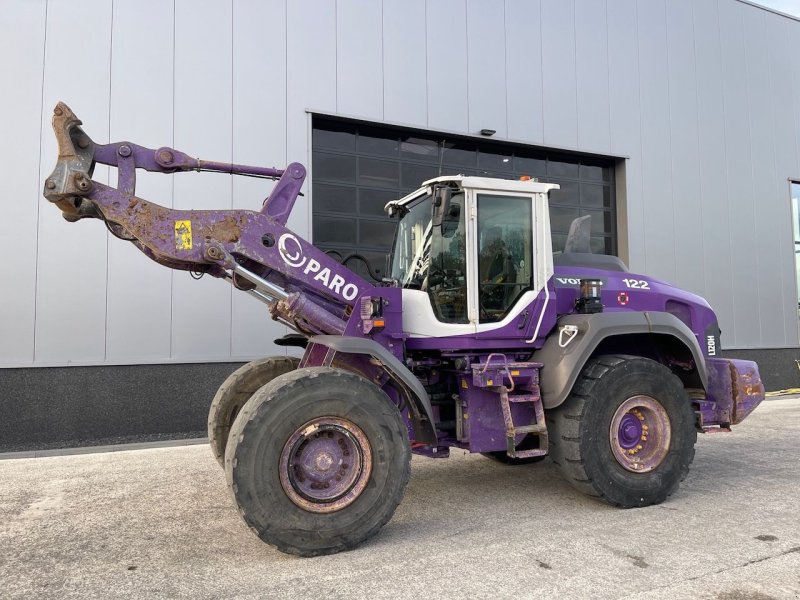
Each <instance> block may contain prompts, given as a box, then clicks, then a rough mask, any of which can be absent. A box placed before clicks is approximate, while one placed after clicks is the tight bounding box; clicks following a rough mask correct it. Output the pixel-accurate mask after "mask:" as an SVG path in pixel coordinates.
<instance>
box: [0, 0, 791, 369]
mask: <svg viewBox="0 0 800 600" xmlns="http://www.w3.org/2000/svg"><path fill="white" fill-rule="evenodd" d="M47 10H48V13H49V14H48V23H47V41H46V50H45V56H44V59H45V64H44V73H42V59H43V57H42V48H43V46H44V34H45V23H44V11H45V5H44V4H43V3H21V2H20V3H11V4H10V5H9V7H6V14H7V15H8V14H11V15H12V16H13V17H14V18H11V19H6V20H5V21H4V23H9V24H14V27H13V28H11V29H10V30H8V31H3V32H2V42H0V43H10V44H11V47H13V48H14V50H13V51H7V52H5V53H4V58H3V59H2V60H5V61H7V59H6V58H5V57H6V56H9V55H14V58H15V61H14V63H13V64H8V66H9V67H11V68H13V69H15V70H16V72H19V73H20V74H19V75H13V72H12V75H11V77H12V78H13V79H15V80H19V81H20V83H19V84H17V87H16V89H17V93H16V94H15V95H14V96H13V97H11V96H6V97H4V100H2V101H0V102H4V103H5V104H3V105H2V106H3V108H5V110H6V112H10V113H12V114H13V115H14V119H13V120H12V121H10V122H9V124H8V126H9V127H10V128H11V130H10V131H11V137H12V138H14V139H15V140H16V143H15V144H14V145H13V146H7V147H5V148H4V150H3V156H2V160H3V164H5V165H12V168H13V172H14V174H15V178H14V180H13V181H11V182H8V183H7V185H12V186H19V190H18V191H16V193H14V194H12V196H14V202H15V204H14V206H11V201H8V200H4V202H6V203H8V205H7V206H4V211H5V214H6V215H10V216H9V219H11V220H13V222H14V228H13V232H12V235H16V238H14V239H13V242H12V243H13V244H14V247H15V251H16V252H17V255H18V256H20V257H21V258H20V260H19V261H17V262H15V263H14V264H13V266H12V265H7V266H6V267H5V268H6V269H7V271H6V273H7V274H8V277H7V278H6V279H5V280H6V281H13V282H14V284H13V287H11V286H10V287H9V288H7V289H8V290H11V291H10V293H6V294H5V296H4V298H3V303H4V304H3V306H4V308H5V310H4V311H3V312H4V314H3V316H2V317H0V318H3V322H2V327H3V332H4V335H3V336H2V340H0V361H2V364H3V365H12V364H13V365H19V364H31V363H32V362H33V363H35V364H67V363H69V362H80V363H84V364H86V363H102V362H135V361H141V362H151V361H152V362H155V361H159V360H217V359H219V360H226V359H229V358H230V357H232V356H233V357H247V356H249V355H253V354H256V353H261V352H262V351H267V352H269V351H270V346H269V344H268V343H266V342H265V340H267V339H270V338H271V337H273V336H274V335H279V334H280V333H281V329H282V328H280V327H277V326H275V325H274V324H273V323H272V322H270V321H268V319H267V318H266V316H265V315H264V313H263V310H262V308H261V306H259V305H258V303H256V302H255V301H252V300H251V299H250V298H248V297H246V296H245V295H243V294H238V293H237V294H235V295H234V298H235V299H234V300H231V291H230V290H229V289H228V288H226V287H225V285H222V284H221V283H220V282H216V281H213V282H212V281H207V280H204V281H202V282H200V283H197V282H194V281H191V280H190V279H189V277H188V275H187V274H186V273H177V272H176V273H171V272H169V271H167V270H165V269H163V268H161V267H158V266H156V265H154V264H151V263H149V262H148V261H147V260H146V259H145V258H143V257H141V256H140V255H139V254H138V253H137V252H136V251H135V250H134V249H133V248H130V247H128V246H127V245H125V244H123V243H121V242H118V241H117V240H110V241H108V240H107V234H106V232H105V231H104V230H103V229H102V228H101V227H99V226H98V224H97V223H94V222H88V223H80V224H77V225H69V224H66V223H64V222H63V220H62V219H61V217H60V215H59V214H58V212H57V211H55V210H53V209H52V208H51V207H49V206H44V205H43V204H42V202H43V200H41V198H40V196H39V190H40V187H41V179H42V178H43V177H44V176H46V175H47V174H48V173H49V172H50V168H51V166H52V159H53V157H54V156H55V143H54V140H53V137H52V134H51V131H50V127H49V121H50V114H51V110H52V106H53V105H54V103H55V101H56V100H58V99H64V100H65V101H67V102H68V103H70V104H71V105H72V106H73V108H74V109H75V110H76V111H77V112H78V114H79V115H81V116H82V117H83V118H84V120H85V121H86V129H87V131H89V132H90V133H91V134H92V135H93V136H94V137H95V138H96V139H97V140H98V141H100V142H105V141H107V140H108V138H109V136H108V134H109V129H110V133H111V136H110V137H111V138H114V140H116V139H117V138H129V139H132V141H136V142H138V143H144V144H147V145H151V146H158V145H162V144H171V143H172V144H173V145H175V146H177V147H179V148H181V149H183V150H185V151H187V152H189V153H191V154H195V155H200V156H203V157H209V158H216V159H220V160H226V159H229V158H232V157H233V158H235V159H236V160H237V161H242V162H250V163H257V164H274V165H276V166H281V165H283V164H285V163H286V162H290V161H293V160H296V161H300V162H304V163H307V162H308V159H309V156H310V154H309V123H310V121H309V116H308V114H307V112H306V111H307V110H319V111H324V112H328V113H339V114H349V115H351V116H357V117H361V118H364V119H370V120H381V119H385V120H387V121H391V122H402V123H406V124H409V125H413V126H417V127H428V128H431V129H438V130H446V131H456V132H469V133H475V132H476V131H475V130H477V129H479V128H481V127H490V128H493V129H496V130H497V131H498V134H497V136H496V137H497V138H498V139H502V138H503V137H508V138H511V139H517V140H525V141H529V142H531V143H544V144H548V145H552V146H559V147H569V148H575V149H579V150H584V151H589V152H607V151H608V152H612V153H614V154H621V155H626V156H629V157H630V158H629V159H628V161H627V164H626V169H625V173H626V181H625V182H624V187H625V189H626V191H627V206H626V207H625V208H626V218H627V229H628V244H629V247H630V262H631V266H632V267H633V268H634V269H636V270H640V271H643V272H647V273H649V274H652V275H655V276H660V277H663V278H665V279H667V280H670V281H672V282H674V283H676V284H677V285H679V286H682V287H687V288H689V289H694V290H696V291H700V292H701V293H705V294H706V295H707V297H708V299H709V301H710V302H711V303H712V305H713V306H714V307H715V309H716V310H717V312H718V314H719V317H720V322H721V325H722V328H723V329H724V330H725V334H724V337H723V343H724V345H725V347H747V346H756V347H758V346H781V345H787V344H788V345H796V344H797V343H798V326H797V311H796V302H797V298H796V292H795V288H794V286H795V282H794V274H793V273H794V262H793V261H794V254H793V249H792V239H791V230H790V227H789V225H788V221H789V219H787V216H788V214H789V193H788V184H787V178H790V177H800V167H798V166H797V163H798V158H800V157H799V156H798V141H799V140H800V115H798V106H797V103H796V102H795V100H796V99H797V98H800V58H798V55H797V53H795V52H793V48H794V46H795V45H796V44H795V40H796V39H797V37H798V35H800V23H797V22H796V21H793V20H790V19H786V18H783V17H779V16H776V15H773V14H771V13H767V12H765V11H762V10H760V9H758V8H755V7H752V6H748V5H746V4H742V3H740V2H737V1H735V0H720V2H719V9H718V8H717V3H714V2H710V3H708V2H702V3H685V2H679V1H678V0H647V1H644V0H639V1H636V0H606V1H604V2H589V1H588V0H568V1H566V2H561V1H555V0H532V1H527V0H525V1H523V0H506V1H505V2H504V3H500V2H491V3H485V2H473V1H471V0H470V2H469V3H468V5H467V2H466V0H448V1H446V2H445V1H437V2H427V3H426V2H425V0H414V1H413V2H399V1H394V0H392V1H390V0H386V1H385V2H384V3H383V4H381V3H368V4H364V5H362V4H359V3H355V2H352V1H351V0H346V1H345V0H342V1H340V2H339V3H338V4H337V3H336V2H335V0H324V1H320V2H316V3H314V5H313V10H312V9H310V8H309V5H307V4H304V3H297V2H285V0H271V1H270V2H268V3H262V2H255V1H247V2H236V3H233V2H231V1H230V0H229V1H227V2H222V3H220V2H215V1H205V2H199V3H198V2H191V3H190V2H188V1H185V0H178V2H177V5H176V7H175V22H174V31H175V34H176V39H175V46H174V48H175V52H176V55H173V48H172V32H173V27H172V5H171V4H169V3H168V4H166V5H164V4H163V3H158V2H155V3H152V2H148V3H135V4H124V5H123V4H119V5H114V6H113V15H112V6H111V4H109V3H105V2H99V1H93V0H82V1H81V2H78V3H74V2H73V3H70V4H69V5H67V4H63V3H55V2H51V3H49V5H48V7H47ZM154 11H155V12H154ZM26 19H27V21H26ZM87 20H88V21H87ZM112 20H113V27H112ZM78 21H80V23H78ZM23 22H25V23H27V24H26V25H25V26H24V27H23V26H19V25H18V24H19V23H23ZM264 23H271V26H270V27H269V29H268V30H265V29H264ZM604 24H605V25H604ZM78 27H80V28H81V29H84V30H85V29H86V28H87V27H89V28H90V29H91V31H92V32H93V35H92V36H83V37H76V36H75V35H74V33H73V32H74V30H75V29H76V28H78ZM145 27H146V28H147V30H148V41H147V43H146V44H144V45H143V44H142V40H141V38H140V37H137V35H136V32H137V31H141V30H142V29H143V28H145ZM22 31H24V32H25V36H24V37H23V38H19V35H22V34H21V33H19V32H22ZM21 47H25V48H27V50H26V51H25V52H20V51H19V48H21ZM67 49H69V52H67ZM75 52H79V53H80V54H81V55H83V56H91V57H92V58H91V60H87V61H84V63H83V64H82V66H81V71H80V74H79V76H76V74H75V70H74V64H73V61H72V58H71V57H72V56H73V55H74V53H75ZM109 60H110V61H111V63H110V64H109ZM4 67H5V63H4ZM42 77H44V79H43V80H42ZM109 77H110V79H109ZM173 82H174V90H173ZM42 85H43V88H42V87H41V86H42ZM42 89H43V102H44V104H43V107H42V108H41V115H40V114H39V111H40V108H39V101H40V94H42ZM9 101H10V102H13V105H11V104H9ZM173 106H174V109H173ZM173 110H174V115H173ZM490 122H491V123H490ZM40 123H41V126H42V127H43V130H42V135H41V138H39V136H38V129H39V127H40ZM173 129H174V139H172V134H173ZM31 140H33V141H31ZM26 144H27V145H28V146H30V147H27V148H26V147H25V145H26ZM40 144H41V146H42V161H41V163H40V162H39V145H40ZM105 172H106V170H105V169H100V170H99V177H100V178H103V177H104V176H105ZM620 183H622V182H620ZM173 185H174V189H175V204H176V205H177V206H183V207H187V208H188V207H192V208H210V207H217V208H219V207H225V206H229V205H231V203H233V204H234V205H235V206H248V207H253V208H257V207H258V205H259V202H260V201H261V199H263V196H264V195H265V193H266V192H267V191H268V189H269V186H268V185H264V184H263V183H262V182H258V181H251V180H244V179H236V180H234V181H233V182H232V180H231V178H229V177H225V176H220V175H217V176H215V175H196V174H195V175H192V174H183V175H180V176H177V177H175V178H174V182H173V181H171V180H170V178H167V177H163V176H159V175H150V176H148V175H146V174H141V175H140V177H139V191H140V193H141V195H143V196H146V197H151V198H153V199H154V200H156V201H159V202H161V203H164V204H170V202H171V201H172V189H173ZM308 189H309V188H308V186H307V188H306V190H308ZM34 194H35V196H34ZM24 198H29V199H30V202H29V203H28V204H24V203H22V202H19V204H17V202H18V201H19V200H18V199H24ZM309 200H310V199H309V198H308V196H307V197H306V198H301V199H300V200H299V201H298V203H297V206H296V209H295V211H294V213H293V215H292V218H291V220H290V223H289V225H290V227H292V228H293V229H295V230H296V231H297V232H298V233H299V234H301V235H304V236H307V235H308V234H309V231H310V211H309V208H308V207H309ZM40 209H41V210H40ZM37 213H39V216H38V231H37V230H36V223H37ZM37 235H38V244H37V242H36V238H37ZM37 248H38V260H37ZM70 251H71V252H74V253H75V255H77V256H79V258H75V259H72V260H73V262H71V263H70V268H68V269H67V268H64V265H65V261H64V258H63V257H64V256H65V253H67V252H70ZM9 269H10V270H9ZM34 277H36V283H34ZM77 282H80V283H77ZM35 286H37V287H36V292H34V289H35ZM34 306H35V307H36V315H35V336H34V335H33V327H34V314H33V310H34ZM232 313H233V316H232ZM9 314H10V315H12V316H13V318H9V317H7V316H6V315H9ZM34 339H35V343H36V350H35V354H34V349H33V342H34ZM265 348H266V350H264V349H265Z"/></svg>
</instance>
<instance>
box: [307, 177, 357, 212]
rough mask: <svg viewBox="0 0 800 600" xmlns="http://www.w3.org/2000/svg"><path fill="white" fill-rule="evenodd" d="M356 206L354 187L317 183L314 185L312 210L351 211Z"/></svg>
mask: <svg viewBox="0 0 800 600" xmlns="http://www.w3.org/2000/svg"><path fill="white" fill-rule="evenodd" d="M355 208H356V188H354V187H349V186H342V185H329V184H327V183H318V184H316V185H315V186H314V210H319V211H324V212H352V211H354V210H355Z"/></svg>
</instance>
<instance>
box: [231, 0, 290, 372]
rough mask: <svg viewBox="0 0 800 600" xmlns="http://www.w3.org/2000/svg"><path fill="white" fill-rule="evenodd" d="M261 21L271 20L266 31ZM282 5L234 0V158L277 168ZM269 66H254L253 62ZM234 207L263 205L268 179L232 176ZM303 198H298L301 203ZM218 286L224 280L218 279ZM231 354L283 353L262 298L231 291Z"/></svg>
mask: <svg viewBox="0 0 800 600" xmlns="http://www.w3.org/2000/svg"><path fill="white" fill-rule="evenodd" d="M264 23H273V24H274V26H273V27H271V28H270V33H269V35H264ZM285 23H286V5H285V3H284V0H269V1H268V2H264V1H263V0H237V1H236V2H234V4H233V66H232V69H233V162H235V163H238V164H246V165H263V166H269V167H273V166H274V167H278V168H281V167H283V166H285V164H286V27H285ZM254 62H255V63H257V64H262V65H268V67H267V68H255V69H254V68H253V64H254ZM232 185H233V206H234V208H246V209H250V210H261V207H262V205H263V201H264V199H265V198H266V197H267V195H268V194H269V192H270V191H271V189H272V187H273V185H274V184H273V183H272V182H270V181H268V180H263V179H254V178H251V177H234V178H233V180H232ZM302 201H303V199H302V198H301V199H300V202H302ZM217 285H218V286H222V287H224V284H222V283H220V282H217ZM232 302H233V304H232V307H233V309H232V311H231V350H230V356H231V358H232V359H246V358H249V357H253V356H262V355H267V354H276V355H277V354H284V351H283V349H280V348H276V347H275V346H273V345H272V340H273V339H275V338H276V337H279V336H282V335H283V334H284V333H285V329H286V328H285V327H284V326H282V325H279V324H278V323H276V322H275V321H273V320H272V318H271V317H270V316H269V313H268V311H267V307H266V305H265V304H263V303H262V302H260V301H258V300H256V299H255V298H252V297H251V296H249V295H247V294H243V293H241V292H233V299H232Z"/></svg>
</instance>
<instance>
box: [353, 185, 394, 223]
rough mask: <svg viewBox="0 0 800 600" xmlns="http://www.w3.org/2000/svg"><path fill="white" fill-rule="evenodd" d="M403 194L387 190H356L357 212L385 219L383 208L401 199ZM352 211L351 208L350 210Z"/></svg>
mask: <svg viewBox="0 0 800 600" xmlns="http://www.w3.org/2000/svg"><path fill="white" fill-rule="evenodd" d="M402 197H403V194H401V193H399V192H393V191H387V190H371V189H368V188H361V189H359V190H358V212H359V213H360V214H362V215H377V216H381V217H387V214H386V212H384V210H383V207H384V206H386V203H387V202H391V201H392V200H397V199H398V198H402ZM351 210H353V208H351Z"/></svg>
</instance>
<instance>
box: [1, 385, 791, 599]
mask: <svg viewBox="0 0 800 600" xmlns="http://www.w3.org/2000/svg"><path fill="white" fill-rule="evenodd" d="M798 450H800V400H798V399H788V400H786V399H784V400H776V401H771V402H765V403H764V404H762V405H761V406H760V407H759V408H758V409H757V410H756V412H755V413H754V414H753V415H752V416H751V417H749V418H748V419H747V420H746V421H745V422H744V423H743V424H742V425H740V426H738V427H736V428H734V431H733V433H730V434H715V435H705V436H700V438H699V440H698V445H697V455H696V458H695V461H694V464H693V466H692V470H691V472H690V474H689V476H688V477H687V478H686V480H685V481H684V482H683V484H682V485H681V488H680V490H679V491H678V492H677V493H676V494H674V495H673V496H672V497H671V498H670V499H669V500H668V501H667V502H665V503H663V504H661V505H659V506H653V507H648V508H641V509H630V510H620V509H615V508H612V507H609V506H606V505H604V504H602V503H599V502H596V501H594V500H592V499H590V498H586V497H584V496H581V495H580V494H579V493H578V492H576V491H574V490H573V489H572V488H571V487H570V486H569V485H568V484H566V483H565V482H564V481H563V480H562V479H561V477H560V476H559V474H558V472H557V470H556V467H555V465H553V464H552V463H550V462H549V461H545V462H543V463H540V464H535V465H527V466H506V465H500V464H497V463H495V462H493V461H490V460H488V459H486V458H483V457H481V456H473V455H469V454H465V453H462V452H454V453H453V456H452V457H451V458H450V459H445V460H441V459H439V460H432V459H426V458H417V457H415V458H414V460H413V463H412V476H411V481H410V483H409V486H408V488H407V491H406V495H405V498H404V500H403V502H402V504H401V505H400V507H399V508H398V510H397V513H396V514H395V516H394V518H393V519H392V520H391V521H390V522H389V523H388V524H387V525H386V526H385V527H384V528H383V530H382V531H381V532H380V533H379V534H378V535H377V536H376V537H375V538H373V539H372V540H370V541H369V542H367V543H365V544H364V545H363V546H361V547H359V548H358V549H356V550H354V551H351V552H347V553H342V554H337V555H334V556H326V557H319V558H313V559H301V558H296V557H292V556H287V555H285V554H281V553H280V552H278V551H277V550H275V549H273V548H271V547H269V546H267V545H265V544H263V543H262V542H261V541H260V540H259V539H258V538H256V537H255V536H254V535H253V534H252V533H251V532H250V531H249V529H248V528H247V527H246V526H245V525H244V523H243V522H242V521H241V520H240V518H239V516H238V513H237V511H236V508H235V506H234V504H233V501H232V498H231V496H230V495H229V492H228V489H227V487H226V485H225V480H224V476H223V472H222V470H221V469H220V468H219V466H218V465H217V463H216V461H215V460H214V459H213V457H212V456H211V452H210V450H209V449H208V448H207V447H205V446H196V445H194V446H183V447H169V448H149V449H137V450H126V451H120V452H109V453H94V454H81V455H71V456H50V457H40V458H18V459H12V460H3V461H0V597H2V598H13V599H17V598H20V599H21V598H26V599H27V598H308V597H319V598H420V597H426V598H432V597H439V598H465V597H469V598H473V597H475V598H511V597H513V598H532V597H536V598H556V597H557V598H648V599H652V598H716V599H720V600H746V599H751V600H767V599H769V598H781V599H782V598H798V597H800V510H798V509H800V452H798Z"/></svg>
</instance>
